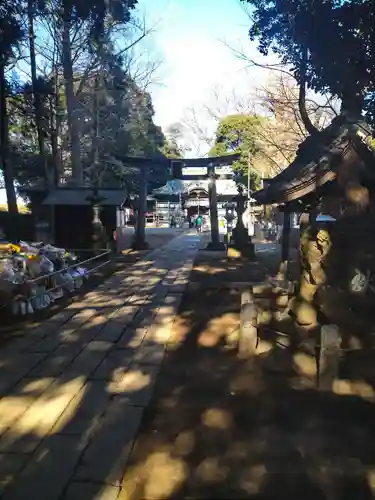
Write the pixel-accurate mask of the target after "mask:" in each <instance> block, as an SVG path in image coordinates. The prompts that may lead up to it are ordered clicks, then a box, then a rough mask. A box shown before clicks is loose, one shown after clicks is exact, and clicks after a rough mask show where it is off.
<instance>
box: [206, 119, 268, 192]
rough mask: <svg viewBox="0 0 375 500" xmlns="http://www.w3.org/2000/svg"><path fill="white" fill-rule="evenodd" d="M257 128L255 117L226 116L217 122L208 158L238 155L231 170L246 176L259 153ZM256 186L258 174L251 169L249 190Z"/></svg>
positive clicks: (257, 122)
mask: <svg viewBox="0 0 375 500" xmlns="http://www.w3.org/2000/svg"><path fill="white" fill-rule="evenodd" d="M258 126H259V118H258V117H257V116H255V115H244V114H238V115H229V116H226V117H225V118H223V119H222V120H221V121H220V122H219V125H218V127H217V130H216V138H215V143H214V145H213V146H212V148H211V150H210V152H209V156H223V155H226V154H232V153H240V158H239V159H238V160H237V161H235V162H234V163H233V169H234V171H236V172H237V173H238V174H239V175H241V176H244V175H247V174H248V172H249V169H250V168H251V167H254V158H255V156H256V155H257V154H258V152H259V143H258V138H257V134H258V132H257V129H258ZM258 185H259V174H257V173H256V172H255V171H254V169H253V168H251V189H255V188H256V187H257V186H258Z"/></svg>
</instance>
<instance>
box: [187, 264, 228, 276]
mask: <svg viewBox="0 0 375 500" xmlns="http://www.w3.org/2000/svg"><path fill="white" fill-rule="evenodd" d="M194 272H198V273H204V274H219V273H223V272H224V269H222V268H220V267H213V266H208V265H207V266H204V265H198V266H196V267H194Z"/></svg>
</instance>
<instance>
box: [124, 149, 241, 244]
mask: <svg viewBox="0 0 375 500" xmlns="http://www.w3.org/2000/svg"><path fill="white" fill-rule="evenodd" d="M239 158H240V154H238V153H235V154H231V155H225V156H215V157H211V158H185V159H181V160H180V159H178V160H177V159H176V160H175V159H173V160H171V159H168V158H160V157H158V158H146V157H136V156H133V157H130V156H126V157H121V161H123V162H126V163H128V164H132V165H134V166H135V167H139V169H140V170H139V174H140V193H139V204H138V221H137V227H136V234H135V239H134V243H133V247H134V248H137V249H142V248H146V247H147V243H146V240H145V215H146V211H147V180H148V179H147V178H148V168H149V167H150V166H151V165H155V164H159V165H163V166H165V168H166V169H167V170H168V171H169V174H170V176H171V177H172V178H175V179H183V180H202V179H209V188H208V196H209V203H210V218H211V242H210V243H209V244H208V246H207V248H208V249H210V250H223V249H224V244H223V243H222V242H221V241H220V238H219V221H218V213H217V195H216V179H232V178H233V174H222V175H217V173H216V172H215V168H216V167H220V166H226V165H232V163H233V162H234V161H236V160H238V159H239ZM189 167H190V168H192V167H194V168H205V169H206V170H207V171H206V173H205V174H202V175H189V174H184V173H183V171H182V169H183V168H189Z"/></svg>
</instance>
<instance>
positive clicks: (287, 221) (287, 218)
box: [281, 209, 290, 262]
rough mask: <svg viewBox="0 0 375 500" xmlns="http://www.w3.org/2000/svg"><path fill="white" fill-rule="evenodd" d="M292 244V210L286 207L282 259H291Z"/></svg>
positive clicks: (284, 260)
mask: <svg viewBox="0 0 375 500" xmlns="http://www.w3.org/2000/svg"><path fill="white" fill-rule="evenodd" d="M289 246H290V212H289V210H287V209H285V211H284V221H283V234H282V240H281V260H282V261H283V262H287V261H288V260H289Z"/></svg>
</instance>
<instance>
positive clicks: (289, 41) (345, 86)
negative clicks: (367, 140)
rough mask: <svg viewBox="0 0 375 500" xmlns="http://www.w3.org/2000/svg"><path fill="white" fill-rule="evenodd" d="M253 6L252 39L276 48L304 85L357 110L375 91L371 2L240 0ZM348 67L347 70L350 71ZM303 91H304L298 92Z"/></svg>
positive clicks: (260, 45)
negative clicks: (327, 94)
mask: <svg viewBox="0 0 375 500" xmlns="http://www.w3.org/2000/svg"><path fill="white" fill-rule="evenodd" d="M242 1H247V3H249V4H250V5H251V6H252V8H253V9H252V26H251V28H250V38H251V39H252V40H257V41H258V48H259V50H260V52H261V53H262V54H265V55H268V54H269V53H270V52H274V53H276V54H277V55H279V56H280V57H281V59H282V61H283V63H285V64H287V65H289V66H291V67H292V68H293V72H294V75H295V77H296V78H297V80H298V82H299V83H300V85H301V88H302V91H303V90H304V86H305V84H306V85H307V86H309V87H310V88H312V89H314V90H315V91H317V92H329V93H331V94H333V95H335V96H338V97H339V98H340V99H341V101H342V109H343V110H345V111H350V112H353V113H357V114H358V113H360V112H361V111H362V110H363V109H364V108H365V107H366V105H367V102H366V96H367V95H369V94H371V93H373V92H374V91H375V5H374V2H373V1H372V0H347V1H345V2H341V1H337V0H326V1H321V2H317V1H315V0H301V1H298V2H297V1H295V0H285V1H283V2H279V1H278V0H272V1H269V0H242ZM349 68H350V71H349ZM302 95H303V94H302Z"/></svg>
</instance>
